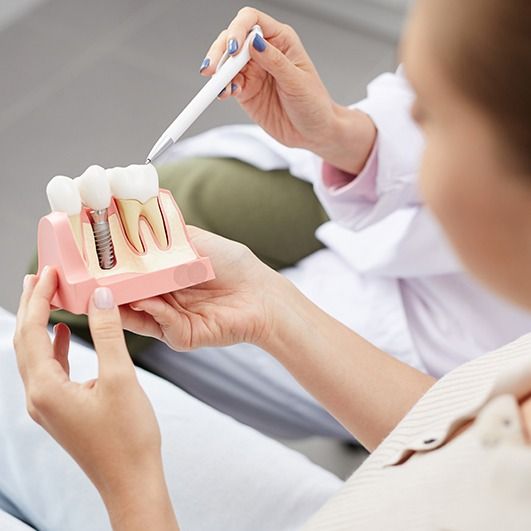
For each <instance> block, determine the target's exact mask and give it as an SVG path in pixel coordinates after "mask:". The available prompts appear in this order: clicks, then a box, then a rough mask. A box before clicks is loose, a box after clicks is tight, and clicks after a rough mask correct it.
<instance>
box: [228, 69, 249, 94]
mask: <svg viewBox="0 0 531 531" xmlns="http://www.w3.org/2000/svg"><path fill="white" fill-rule="evenodd" d="M244 85H245V77H244V75H243V74H238V75H237V76H236V77H235V78H234V79H233V80H232V83H231V84H230V88H231V91H230V93H231V96H237V95H238V94H240V93H241V91H242V90H243V86H244Z"/></svg>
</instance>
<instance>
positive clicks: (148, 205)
mask: <svg viewBox="0 0 531 531" xmlns="http://www.w3.org/2000/svg"><path fill="white" fill-rule="evenodd" d="M107 177H108V179H109V183H110V186H111V191H112V194H113V196H114V198H115V200H116V205H117V207H118V211H119V213H120V219H121V220H122V225H123V227H124V230H125V233H126V234H127V239H128V240H129V242H130V243H131V245H132V246H133V247H134V248H135V249H136V250H137V251H138V252H139V253H143V252H144V251H145V250H146V249H145V248H144V244H143V242H142V238H141V236H140V218H141V217H142V218H143V219H144V220H145V221H146V222H147V223H148V224H149V226H150V227H151V230H152V231H153V234H154V235H155V238H156V240H157V242H158V244H159V246H160V247H161V248H167V247H168V244H169V242H168V236H167V234H166V228H165V225H164V219H163V217H162V212H161V211H160V206H159V203H158V195H159V176H158V174H157V170H156V169H155V167H154V166H152V165H151V164H131V165H130V166H127V168H111V169H109V170H107Z"/></svg>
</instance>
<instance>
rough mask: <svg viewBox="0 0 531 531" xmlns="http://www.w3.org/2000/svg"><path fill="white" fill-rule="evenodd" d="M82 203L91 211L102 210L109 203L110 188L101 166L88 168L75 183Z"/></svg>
mask: <svg viewBox="0 0 531 531" xmlns="http://www.w3.org/2000/svg"><path fill="white" fill-rule="evenodd" d="M76 184H77V185H78V189H79V193H80V194H81V200H82V201H83V203H84V204H85V205H86V206H88V207H89V208H91V209H93V210H103V209H105V208H107V207H108V206H109V204H110V203H111V187H110V186H109V181H108V179H107V174H106V172H105V170H104V169H103V168H102V167H101V166H96V165H94V166H89V167H88V168H87V169H86V170H85V172H84V173H83V174H82V175H81V176H80V177H79V180H78V181H77V182H76Z"/></svg>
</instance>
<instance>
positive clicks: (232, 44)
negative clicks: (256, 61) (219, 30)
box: [227, 39, 238, 55]
mask: <svg viewBox="0 0 531 531" xmlns="http://www.w3.org/2000/svg"><path fill="white" fill-rule="evenodd" d="M227 51H228V52H229V54H231V55H232V54H233V53H236V52H237V51H238V41H237V40H236V39H230V40H229V45H228V46H227Z"/></svg>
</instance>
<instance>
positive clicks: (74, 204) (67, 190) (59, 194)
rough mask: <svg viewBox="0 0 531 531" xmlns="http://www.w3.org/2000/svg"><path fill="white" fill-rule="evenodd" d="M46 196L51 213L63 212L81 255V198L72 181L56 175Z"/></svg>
mask: <svg viewBox="0 0 531 531" xmlns="http://www.w3.org/2000/svg"><path fill="white" fill-rule="evenodd" d="M46 195H47V196H48V202H49V203H50V208H51V209H52V212H64V213H65V214H66V215H67V216H68V220H69V222H70V226H71V228H72V232H73V233H74V238H75V240H76V244H77V246H78V248H79V250H80V251H81V253H82V252H83V232H82V227H81V208H82V205H81V196H80V195H79V190H78V189H77V186H76V184H75V183H74V181H73V179H70V177H65V176H64V175H56V176H55V177H54V178H53V179H52V180H51V181H50V182H49V183H48V186H47V187H46Z"/></svg>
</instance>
